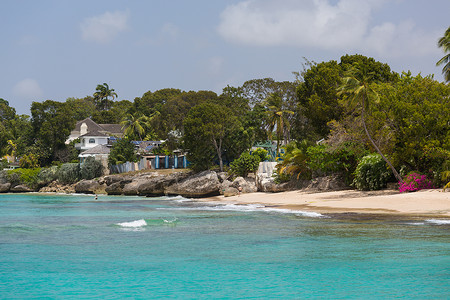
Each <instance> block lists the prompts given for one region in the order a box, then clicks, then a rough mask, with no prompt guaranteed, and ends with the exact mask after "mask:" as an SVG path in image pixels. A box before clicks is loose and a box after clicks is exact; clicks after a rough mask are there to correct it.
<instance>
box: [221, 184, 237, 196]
mask: <svg viewBox="0 0 450 300" xmlns="http://www.w3.org/2000/svg"><path fill="white" fill-rule="evenodd" d="M223 195H224V196H225V197H232V196H237V195H239V190H238V189H237V188H234V187H231V186H230V187H227V188H225V189H224V190H223Z"/></svg>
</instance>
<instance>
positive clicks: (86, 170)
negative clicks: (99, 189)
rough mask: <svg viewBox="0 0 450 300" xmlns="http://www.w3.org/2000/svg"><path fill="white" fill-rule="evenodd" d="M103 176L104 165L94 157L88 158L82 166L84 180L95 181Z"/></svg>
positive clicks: (81, 174)
mask: <svg viewBox="0 0 450 300" xmlns="http://www.w3.org/2000/svg"><path fill="white" fill-rule="evenodd" d="M102 175H103V165H102V163H101V162H100V161H98V160H96V159H95V158H93V157H88V158H87V159H86V160H85V161H84V162H83V163H82V164H81V166H80V176H81V178H83V179H93V178H96V177H100V176H102Z"/></svg>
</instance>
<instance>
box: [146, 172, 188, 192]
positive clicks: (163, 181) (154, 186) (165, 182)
mask: <svg viewBox="0 0 450 300" xmlns="http://www.w3.org/2000/svg"><path fill="white" fill-rule="evenodd" d="M190 175H192V174H191V173H187V172H177V173H172V174H169V175H167V176H158V177H153V178H148V179H147V180H145V181H143V182H141V183H140V184H139V186H138V194H139V195H142V196H150V197H151V196H162V195H166V194H167V191H166V190H167V188H168V187H169V186H171V185H173V184H177V183H178V182H181V181H183V180H185V179H186V178H188V177H189V176H190Z"/></svg>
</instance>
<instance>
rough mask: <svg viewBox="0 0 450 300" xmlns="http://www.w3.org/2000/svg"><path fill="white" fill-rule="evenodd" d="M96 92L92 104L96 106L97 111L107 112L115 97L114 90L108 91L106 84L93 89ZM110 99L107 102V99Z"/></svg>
mask: <svg viewBox="0 0 450 300" xmlns="http://www.w3.org/2000/svg"><path fill="white" fill-rule="evenodd" d="M95 90H96V92H95V93H94V102H95V105H96V106H97V109H98V110H109V109H110V108H111V105H112V100H114V98H116V97H117V94H116V92H114V89H110V88H109V86H108V84H106V83H103V85H101V84H99V85H97V88H96V89H95ZM109 97H111V98H112V99H111V100H109V99H108V98H109Z"/></svg>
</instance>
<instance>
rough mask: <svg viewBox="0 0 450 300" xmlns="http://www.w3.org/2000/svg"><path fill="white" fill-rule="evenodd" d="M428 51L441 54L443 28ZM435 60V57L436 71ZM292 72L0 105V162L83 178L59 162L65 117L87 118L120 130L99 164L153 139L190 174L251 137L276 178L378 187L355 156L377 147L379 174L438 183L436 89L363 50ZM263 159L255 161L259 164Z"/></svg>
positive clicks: (444, 106) (444, 102) (440, 134)
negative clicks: (195, 87) (233, 82)
mask: <svg viewBox="0 0 450 300" xmlns="http://www.w3.org/2000/svg"><path fill="white" fill-rule="evenodd" d="M439 47H441V48H442V49H443V50H444V52H445V53H448V49H447V48H448V30H447V32H446V33H445V35H444V36H443V37H442V38H441V39H440V40H439ZM447 58H448V55H446V56H445V57H444V58H443V59H442V60H441V61H440V62H441V63H440V65H443V67H444V69H443V71H444V72H445V71H446V70H447V71H448V68H447V66H448V59H447ZM295 74H296V78H295V80H294V81H292V82H290V81H282V82H278V81H276V80H274V79H272V78H262V79H251V80H248V81H246V82H244V83H243V84H242V85H241V86H227V87H225V88H224V89H223V91H222V93H221V94H217V93H215V92H213V91H182V90H179V89H174V88H167V89H161V90H157V91H147V92H145V93H144V94H143V95H142V96H140V97H136V98H135V99H134V100H133V101H129V100H118V99H116V98H117V97H118V95H117V93H116V92H115V90H114V89H113V88H111V87H110V86H109V85H108V84H107V83H103V84H99V85H97V87H96V89H95V91H93V93H92V94H91V95H88V96H86V97H84V98H68V99H67V100H66V101H62V102H59V101H54V100H46V101H42V102H33V104H32V105H31V110H30V111H31V116H26V115H17V114H16V111H15V109H14V108H13V107H11V106H10V104H9V102H8V101H6V100H4V99H0V133H1V134H0V156H1V157H4V156H5V155H8V156H9V157H10V158H9V159H11V158H12V159H15V161H16V163H19V162H20V164H21V166H22V167H23V168H29V169H36V168H38V167H48V166H51V165H52V164H55V163H56V164H58V165H61V164H62V166H61V167H60V168H58V170H55V169H54V168H53V169H52V171H42V172H41V175H42V176H41V177H42V178H41V179H40V181H39V182H47V181H49V180H51V179H53V178H58V179H61V180H62V181H65V182H73V181H74V180H77V179H78V178H85V177H86V178H87V177H92V176H94V175H95V174H98V173H99V171H98V170H99V167H98V166H97V167H98V168H97V167H95V166H92V168H91V167H89V168H88V167H87V166H90V164H88V165H85V167H84V169H83V166H81V169H80V166H78V164H73V165H70V164H66V163H69V162H73V161H74V160H75V159H77V155H78V152H77V150H75V149H74V147H73V144H66V140H67V138H68V136H69V134H70V132H71V130H72V129H73V128H74V125H75V123H76V121H78V120H82V119H84V118H87V117H90V118H92V119H93V120H94V121H95V122H97V123H99V124H121V125H122V126H123V129H124V131H125V138H124V139H122V140H119V141H118V142H117V143H116V144H115V145H114V146H113V148H112V151H111V154H110V157H109V164H118V163H122V162H125V161H135V160H136V153H135V149H134V145H133V144H131V143H130V140H165V143H164V144H163V146H162V147H161V148H160V149H159V151H160V153H162V154H172V153H174V151H177V152H178V151H182V152H185V153H187V155H188V160H189V161H190V163H191V167H192V168H194V169H195V170H205V169H208V168H212V167H214V166H215V165H218V166H219V168H220V169H223V168H224V166H226V165H230V164H231V166H235V167H234V169H236V168H237V165H239V164H240V161H242V160H244V158H245V157H247V158H248V155H247V154H248V153H247V152H248V151H249V150H250V149H251V147H252V146H253V145H255V143H256V142H258V143H259V142H261V143H265V142H266V141H267V140H277V141H278V142H277V143H276V144H274V145H275V147H276V148H277V150H278V149H279V148H280V146H281V145H283V146H284V147H285V155H284V157H283V158H284V161H283V162H282V163H281V164H280V165H279V168H278V172H279V175H278V176H279V177H280V178H281V177H283V180H288V179H289V178H291V177H295V178H311V177H316V176H325V175H330V174H335V173H339V174H341V175H343V177H344V178H345V179H346V180H347V182H348V183H351V182H352V181H353V180H356V181H355V182H360V183H358V185H359V186H360V188H364V189H366V188H369V189H371V188H379V187H380V186H384V184H385V183H384V181H383V182H382V183H374V182H373V181H374V180H372V179H367V178H363V177H364V176H363V175H361V171H362V169H363V167H362V166H365V167H364V168H366V165H370V164H368V163H367V162H366V160H367V158H366V159H365V160H363V157H364V156H365V155H367V154H368V153H375V152H377V153H379V154H380V155H382V157H384V158H383V159H384V164H385V166H386V165H388V166H389V167H390V169H391V171H389V169H386V170H387V171H386V172H387V173H389V174H390V175H389V178H392V177H391V174H392V173H393V174H395V173H396V172H397V170H398V173H400V174H402V175H405V174H407V173H409V172H411V171H417V172H419V173H420V174H425V175H426V176H427V178H428V179H429V180H431V181H432V182H433V184H434V185H435V186H444V185H445V184H446V183H447V182H448V176H447V177H446V176H444V175H445V174H449V172H450V130H449V127H450V123H449V122H448V116H449V115H450V86H449V85H448V84H445V83H442V82H438V81H436V80H434V79H433V77H430V76H426V77H423V76H421V75H417V76H413V75H412V74H411V73H410V72H405V73H402V74H397V73H395V72H392V71H391V69H390V67H389V65H387V64H385V63H382V62H378V61H376V60H375V59H373V58H371V57H366V56H363V55H344V56H342V57H341V58H340V60H336V61H334V60H332V61H326V62H320V63H315V62H312V61H306V63H305V65H304V68H303V70H302V71H301V72H298V73H295ZM273 150H274V149H273ZM274 152H278V151H274ZM255 155H256V154H255ZM271 155H273V153H271ZM263 156H264V155H262V153H261V157H260V160H265V159H269V157H267V156H266V157H263ZM240 157H241V158H240ZM233 161H235V163H232V162H233ZM363 161H364V162H365V163H362V162H363ZM3 164H4V163H3ZM94 164H96V163H95V162H94ZM249 164H250V163H249ZM76 165H77V166H78V167H77V166H76ZM357 165H360V166H361V167H360V168H359V169H358V168H357ZM380 165H381V163H380ZM77 168H78V169H77ZM244 169H245V168H244ZM249 169H250V170H251V169H252V168H249ZM357 169H358V171H357V172H355V170H357ZM43 170H44V169H43ZM380 170H381V169H380ZM80 172H81V173H80ZM239 172H241V171H239ZM250 172H251V171H250ZM358 172H359V173H358ZM377 172H378V171H377ZM241 174H245V172H243V173H242V172H241ZM13 176H16V177H17V178H19V177H20V176H19V175H13ZM361 176H362V177H361ZM383 176H384V175H383ZM383 180H384V179H383ZM399 181H400V180H399ZM363 182H365V183H363Z"/></svg>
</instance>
